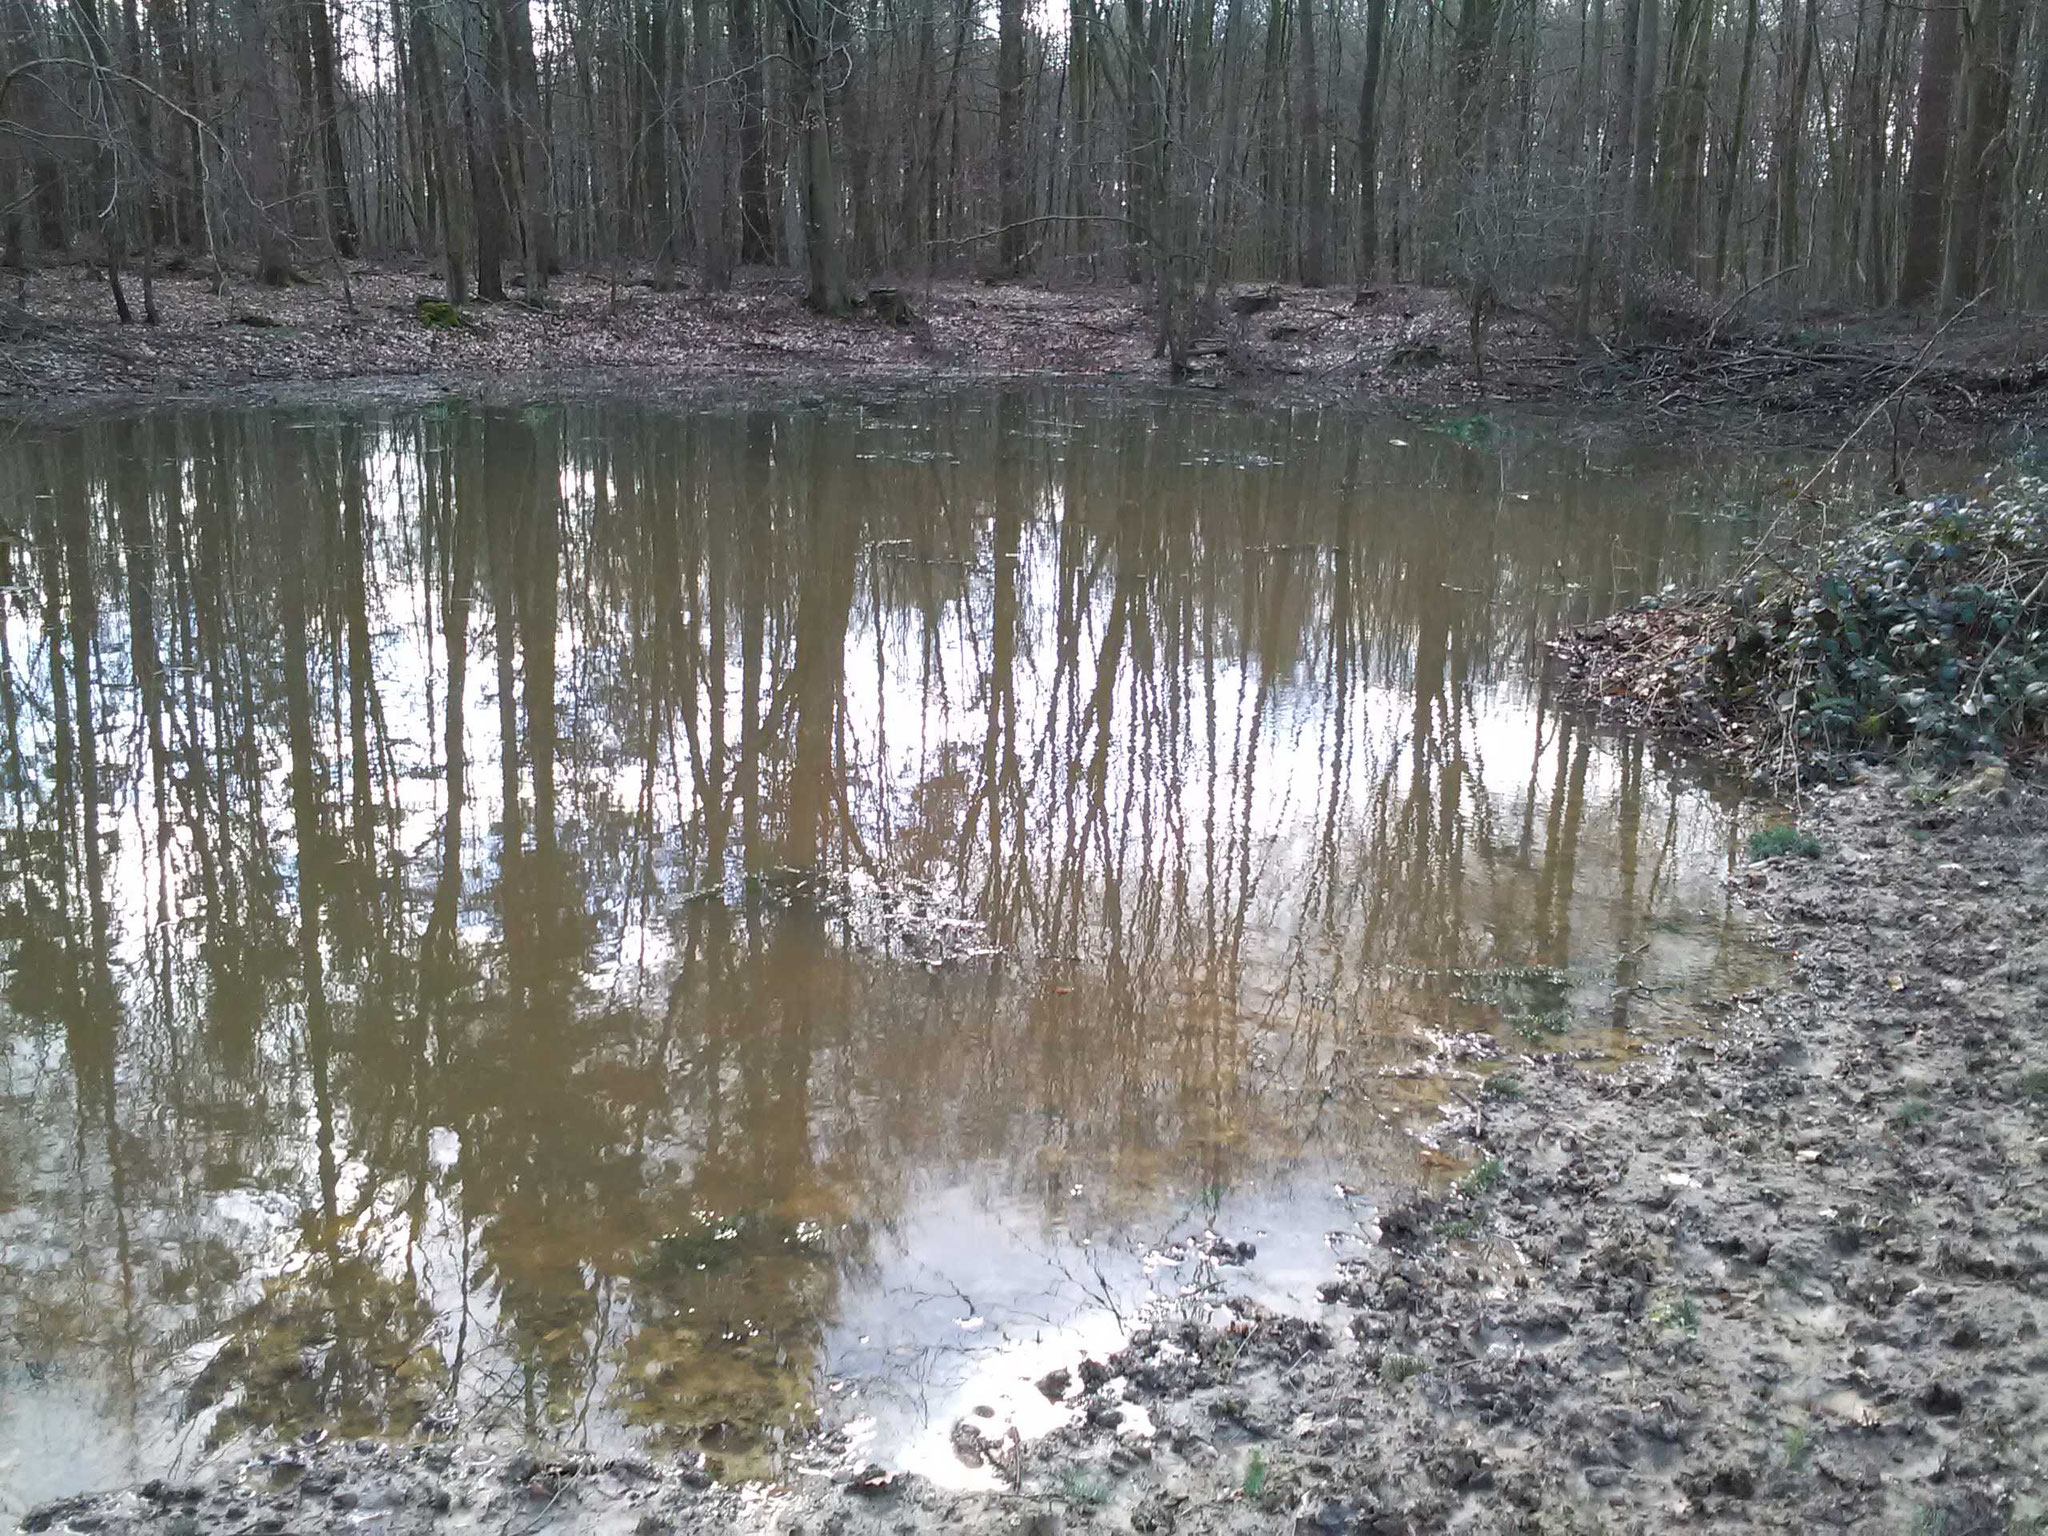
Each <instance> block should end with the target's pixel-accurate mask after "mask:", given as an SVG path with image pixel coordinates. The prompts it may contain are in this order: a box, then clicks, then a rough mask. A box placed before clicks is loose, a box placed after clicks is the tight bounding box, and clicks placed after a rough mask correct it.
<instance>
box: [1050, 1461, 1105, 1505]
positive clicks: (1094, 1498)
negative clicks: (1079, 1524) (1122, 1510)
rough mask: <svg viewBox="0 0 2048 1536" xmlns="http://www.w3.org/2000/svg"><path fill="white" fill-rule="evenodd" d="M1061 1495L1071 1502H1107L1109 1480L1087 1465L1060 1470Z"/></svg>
mask: <svg viewBox="0 0 2048 1536" xmlns="http://www.w3.org/2000/svg"><path fill="white" fill-rule="evenodd" d="M1060 1497H1061V1498H1062V1499H1064V1500H1066V1502H1067V1503H1069V1504H1107V1503H1108V1502H1109V1481H1108V1479H1106V1478H1104V1477H1103V1476H1102V1475H1101V1474H1100V1473H1097V1472H1091V1471H1089V1470H1088V1468H1086V1467H1063V1468H1062V1469H1061V1470H1060Z"/></svg>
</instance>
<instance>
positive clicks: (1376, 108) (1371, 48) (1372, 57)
mask: <svg viewBox="0 0 2048 1536" xmlns="http://www.w3.org/2000/svg"><path fill="white" fill-rule="evenodd" d="M1597 3H1604V0H1597ZM1388 4H1389V0H1366V5H1365V73H1364V76H1363V77H1362V78H1361V79H1360V81H1359V85H1358V280H1359V281H1360V282H1361V283H1369V282H1371V281H1372V280H1373V279H1374V278H1375V277H1377V276H1378V275H1379V264H1380V209H1379V201H1380V199H1379V193H1380V75H1381V71H1382V68H1383V60H1384V58H1385V55H1386V37H1387V8H1388Z"/></svg>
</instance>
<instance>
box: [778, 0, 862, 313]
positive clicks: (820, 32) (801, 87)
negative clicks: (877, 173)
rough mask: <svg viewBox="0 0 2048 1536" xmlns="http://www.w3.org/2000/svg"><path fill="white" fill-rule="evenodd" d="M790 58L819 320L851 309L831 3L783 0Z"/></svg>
mask: <svg viewBox="0 0 2048 1536" xmlns="http://www.w3.org/2000/svg"><path fill="white" fill-rule="evenodd" d="M781 3H782V12H783V19H784V21H785V23H786V24H787V28H788V33H789V54H790V60H791V63H792V64H793V65H794V67H795V72H796V82H797V110H798V114H799V116H798V120H797V125H796V133H797V143H796V152H797V158H798V165H799V167H800V170H801V182H802V186H801V192H802V197H803V208H802V211H803V232H804V265H805V268H806V274H807V280H808V287H807V291H806V293H805V296H804V302H805V303H807V304H808V305H809V306H810V307H811V308H812V309H813V310H815V311H817V312H818V313H819V314H821V315H844V314H846V313H848V312H849V310H850V309H851V308H852V302H851V295H850V294H849V293H848V291H847V286H846V251H845V248H844V244H843V240H842V236H841V225H842V223H843V218H842V213H841V209H840V206H839V168H838V165H837V163H836V160H835V158H834V155H833V144H832V118H831V112H830V102H829V100H828V93H827V81H826V71H827V69H828V68H829V67H830V65H831V62H832V47H831V37H830V34H829V32H828V31H827V26H828V23H827V20H826V17H825V15H824V11H823V7H824V5H825V4H826V3H829V0H781Z"/></svg>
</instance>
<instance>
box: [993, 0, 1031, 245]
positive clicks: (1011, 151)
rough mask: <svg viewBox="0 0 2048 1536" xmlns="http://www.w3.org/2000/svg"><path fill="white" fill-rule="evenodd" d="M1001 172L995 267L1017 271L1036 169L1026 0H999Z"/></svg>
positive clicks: (998, 141) (1026, 239)
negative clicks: (1031, 150)
mask: <svg viewBox="0 0 2048 1536" xmlns="http://www.w3.org/2000/svg"><path fill="white" fill-rule="evenodd" d="M996 13H997V23H996V31H997V58H996V176H997V181H998V183H999V188H1000V199H999V201H1000V211H999V218H1000V221H1001V225H1002V232H1001V233H1000V234H999V235H998V236H997V237H996V268H997V270H998V271H1000V272H1001V273H1002V274H1003V275H1004V276H1006V277H1015V276H1017V275H1019V274H1020V273H1022V272H1023V271H1025V270H1026V268H1027V267H1028V266H1029V265H1030V260H1031V257H1030V251H1031V241H1030V230H1029V229H1028V228H1027V227H1026V226H1025V220H1026V219H1028V218H1029V217H1030V209H1029V198H1030V195H1031V175H1030V171H1029V168H1028V165H1027V159H1028V149H1027V145H1026V141H1025V138H1024V0H997V7H996Z"/></svg>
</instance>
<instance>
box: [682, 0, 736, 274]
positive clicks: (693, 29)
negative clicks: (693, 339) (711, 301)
mask: <svg viewBox="0 0 2048 1536" xmlns="http://www.w3.org/2000/svg"><path fill="white" fill-rule="evenodd" d="M690 33H691V37H690V44H691V48H690V79H691V84H692V86H693V87H694V89H695V91H696V94H697V101H698V107H697V113H698V117H697V135H696V137H697V142H696V146H695V149H696V153H695V154H694V155H693V156H691V158H690V174H691V176H692V178H693V179H692V182H691V191H690V219H691V223H692V225H693V227H694V230H695V234H696V242H697V268H698V276H699V278H700V279H701V280H702V282H703V284H704V286H705V287H706V288H710V289H714V290H718V291H723V290H725V289H727V288H730V287H731V286H732V271H733V240H732V212H733V209H732V187H733V164H732V139H733V133H732V126H733V124H732V118H733V92H732V86H731V83H730V80H729V76H730V74H731V58H730V55H729V54H728V53H727V52H726V50H725V46H724V41H723V39H722V38H721V37H720V36H719V35H718V27H717V24H716V22H715V21H714V20H713V17H712V11H711V0H691V3H690Z"/></svg>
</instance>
